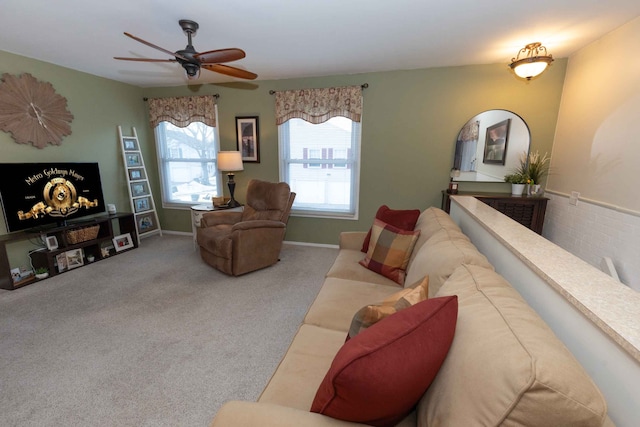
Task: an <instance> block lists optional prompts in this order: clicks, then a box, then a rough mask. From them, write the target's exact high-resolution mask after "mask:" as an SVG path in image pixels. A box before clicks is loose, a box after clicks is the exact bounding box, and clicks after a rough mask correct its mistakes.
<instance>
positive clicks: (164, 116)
mask: <svg viewBox="0 0 640 427" xmlns="http://www.w3.org/2000/svg"><path fill="white" fill-rule="evenodd" d="M148 102H149V123H150V124H151V127H152V128H155V127H156V126H158V125H159V124H160V122H169V123H171V124H173V125H175V126H178V127H181V128H183V127H187V126H189V125H190V124H191V123H193V122H202V123H204V124H206V125H208V126H211V127H216V111H215V110H216V98H215V96H213V95H203V96H182V97H177V98H149V100H148Z"/></svg>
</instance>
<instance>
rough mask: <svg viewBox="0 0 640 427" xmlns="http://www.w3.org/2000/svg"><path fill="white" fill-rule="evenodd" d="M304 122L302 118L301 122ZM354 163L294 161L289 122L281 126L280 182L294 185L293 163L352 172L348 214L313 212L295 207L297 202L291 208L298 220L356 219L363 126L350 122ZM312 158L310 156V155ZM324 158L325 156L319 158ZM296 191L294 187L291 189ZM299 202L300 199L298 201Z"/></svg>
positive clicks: (279, 132)
mask: <svg viewBox="0 0 640 427" xmlns="http://www.w3.org/2000/svg"><path fill="white" fill-rule="evenodd" d="M298 120H302V119H298ZM351 124H352V127H351V150H352V156H351V160H348V159H344V158H343V159H315V158H306V159H291V158H290V134H289V121H286V122H285V123H283V124H281V125H279V126H278V155H279V158H280V162H279V166H280V167H279V169H280V171H279V175H280V180H281V181H284V182H286V183H288V184H290V185H291V182H290V178H289V167H288V166H289V165H290V164H295V163H299V164H306V165H307V167H308V168H321V167H322V165H323V164H324V165H329V167H330V168H333V167H336V169H340V170H344V169H347V170H350V171H351V200H350V209H349V210H348V211H343V210H331V209H321V208H318V209H310V208H301V207H299V206H296V201H295V200H294V202H293V206H292V208H291V215H292V216H299V217H312V218H334V219H349V220H357V219H358V213H359V206H360V146H361V134H362V123H361V122H354V121H352V122H351ZM308 157H311V156H308ZM320 157H322V156H320ZM292 191H295V188H293V189H292ZM296 200H297V198H296Z"/></svg>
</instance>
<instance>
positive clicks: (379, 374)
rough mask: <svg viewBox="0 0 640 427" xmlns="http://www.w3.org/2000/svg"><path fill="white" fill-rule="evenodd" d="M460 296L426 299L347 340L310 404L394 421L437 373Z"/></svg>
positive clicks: (328, 411)
mask: <svg viewBox="0 0 640 427" xmlns="http://www.w3.org/2000/svg"><path fill="white" fill-rule="evenodd" d="M456 317H457V297H455V296H451V297H446V298H436V299H431V300H426V301H422V302H420V303H418V304H416V305H414V306H412V307H409V308H407V309H406V310H402V311H400V312H398V313H396V314H394V315H392V316H389V317H387V318H386V319H383V320H381V321H380V322H378V323H376V324H375V325H373V326H372V327H370V328H369V329H367V330H365V331H363V332H362V333H361V334H359V335H357V336H356V337H354V338H353V339H351V340H349V341H347V342H346V343H345V345H344V346H343V347H342V348H341V349H340V350H339V351H338V354H336V357H335V358H334V360H333V362H332V363H331V368H330V369H329V371H328V372H327V375H326V376H325V378H324V380H323V381H322V384H321V385H320V387H319V388H318V392H317V394H316V396H315V398H314V400H313V404H312V406H311V411H312V412H318V413H321V414H324V415H328V416H330V417H333V418H338V419H342V420H345V421H353V422H361V423H365V424H370V425H374V426H391V425H394V424H395V423H397V422H399V421H400V420H402V418H404V417H405V416H406V415H407V414H409V413H410V412H411V410H412V408H413V407H414V405H415V404H416V403H417V402H418V400H419V399H420V396H422V395H423V393H424V391H425V390H426V389H427V387H429V384H430V383H431V381H432V380H433V378H434V377H435V375H436V374H437V372H438V369H439V368H440V365H441V364H442V362H443V360H444V359H445V357H446V355H447V351H448V350H449V346H450V345H451V341H452V340H453V335H454V331H455V325H456Z"/></svg>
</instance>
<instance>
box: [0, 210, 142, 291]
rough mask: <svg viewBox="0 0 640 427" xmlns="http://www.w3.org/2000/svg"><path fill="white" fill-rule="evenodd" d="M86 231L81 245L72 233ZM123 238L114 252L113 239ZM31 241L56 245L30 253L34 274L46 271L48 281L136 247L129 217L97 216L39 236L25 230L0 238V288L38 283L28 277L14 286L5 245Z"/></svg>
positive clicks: (133, 230)
mask: <svg viewBox="0 0 640 427" xmlns="http://www.w3.org/2000/svg"><path fill="white" fill-rule="evenodd" d="M85 229H86V230H87V231H91V232H92V233H91V237H90V238H89V239H88V240H84V241H80V240H82V238H80V239H78V237H77V234H76V236H74V235H73V233H74V232H75V233H77V232H78V230H85ZM126 234H129V236H130V237H129V236H127V237H124V238H122V239H121V240H122V241H121V242H118V243H116V244H121V246H120V247H118V248H117V249H118V250H116V248H115V246H114V242H113V239H114V237H117V236H119V235H120V236H121V235H126ZM51 237H55V239H51ZM34 238H37V239H41V238H42V239H45V240H49V241H51V242H57V248H55V249H48V248H47V247H44V248H42V249H38V250H35V251H33V252H31V253H30V257H31V264H32V267H33V268H34V270H35V269H37V268H46V269H47V270H48V272H49V277H51V276H55V275H57V274H60V273H64V272H66V271H69V270H71V269H73V268H75V267H79V266H83V265H87V264H88V263H91V262H97V261H100V260H102V259H105V258H107V257H108V256H112V255H117V254H121V253H123V252H124V251H127V250H130V249H134V248H137V247H138V235H137V234H136V225H135V219H134V216H133V214H131V213H115V214H111V215H99V216H96V217H93V218H89V219H83V220H82V221H76V222H73V223H69V224H67V225H65V226H59V227H53V228H47V229H43V230H41V231H40V232H34V231H33V230H27V231H20V232H17V233H11V234H7V235H4V236H0V288H2V289H9V290H13V289H16V288H19V287H21V286H24V285H28V284H30V283H33V282H35V281H37V279H36V278H35V277H34V276H31V278H30V279H29V278H27V279H25V280H21V281H18V282H14V280H13V278H12V276H11V265H10V263H9V257H8V253H7V245H9V244H10V243H15V242H20V241H25V240H33V239H34ZM129 239H130V240H129ZM43 244H44V243H43Z"/></svg>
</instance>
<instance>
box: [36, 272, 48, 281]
mask: <svg viewBox="0 0 640 427" xmlns="http://www.w3.org/2000/svg"><path fill="white" fill-rule="evenodd" d="M47 277H49V273H38V274H36V278H37V279H40V280H42V279H46V278H47Z"/></svg>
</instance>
